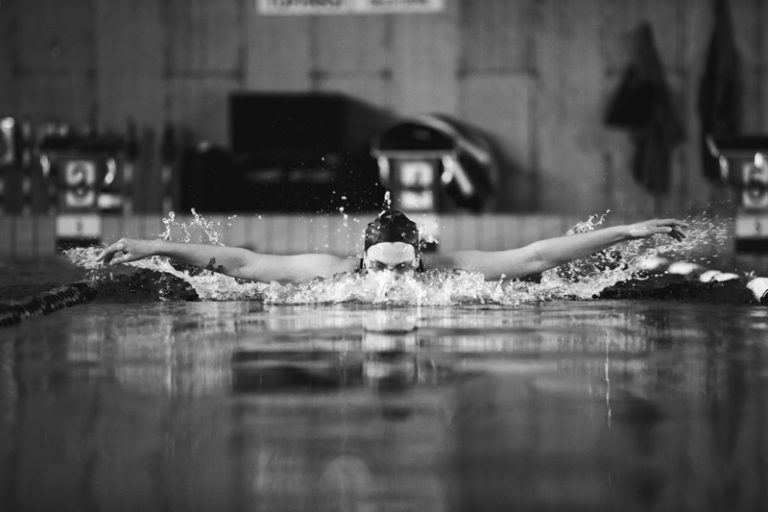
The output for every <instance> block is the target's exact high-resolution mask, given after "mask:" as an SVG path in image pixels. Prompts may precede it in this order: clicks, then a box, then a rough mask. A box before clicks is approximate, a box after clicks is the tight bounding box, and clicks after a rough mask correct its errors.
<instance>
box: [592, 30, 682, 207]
mask: <svg viewBox="0 0 768 512" xmlns="http://www.w3.org/2000/svg"><path fill="white" fill-rule="evenodd" d="M605 123H606V124H607V125H608V126H611V127H614V128H617V129H621V130H627V131H628V132H630V133H631V135H632V140H633V143H634V148H635V150H634V156H633V158H632V174H633V175H634V177H635V180H637V182H638V183H639V184H640V185H642V186H643V187H644V188H645V189H646V190H648V191H650V192H653V193H655V194H661V193H664V192H666V191H668V190H669V185H670V181H671V180H670V177H671V160H672V151H673V150H674V147H675V146H676V145H677V144H679V143H680V142H682V141H683V139H684V137H685V131H684V127H683V124H682V122H681V121H680V119H679V117H678V115H677V113H676V111H675V108H674V104H673V101H672V93H671V91H670V89H669V86H668V85H667V80H666V77H665V76H664V68H663V66H662V64H661V59H660V58H659V52H658V50H657V49H656V43H655V42H654V38H653V30H652V28H651V26H650V25H649V24H648V23H647V22H643V23H641V24H640V26H639V27H638V28H637V29H636V30H635V32H634V34H633V52H632V58H631V61H630V62H629V64H628V65H627V68H626V69H625V71H624V74H623V75H622V78H621V81H620V83H619V87H618V89H617V90H616V92H615V93H614V95H613V97H612V98H611V100H610V101H609V103H608V109H607V112H606V115H605Z"/></svg>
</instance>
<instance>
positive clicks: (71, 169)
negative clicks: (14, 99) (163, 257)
mask: <svg viewBox="0 0 768 512" xmlns="http://www.w3.org/2000/svg"><path fill="white" fill-rule="evenodd" d="M133 142H135V137H134V141H133ZM132 147H133V146H131V145H127V144H126V143H125V141H124V140H123V138H122V137H120V136H117V135H103V136H102V135H96V134H91V133H87V132H84V133H74V132H72V131H70V130H68V129H67V130H51V131H49V132H48V133H47V135H45V136H44V138H42V140H41V141H40V145H39V161H40V166H41V168H42V171H43V176H45V177H46V178H47V179H48V180H49V182H50V183H52V184H53V189H54V190H55V191H56V210H57V217H56V240H57V245H58V246H66V245H71V244H74V243H78V244H83V243H86V244H87V243H94V242H98V241H99V240H100V238H101V223H102V217H101V216H102V214H116V213H123V209H124V208H128V209H129V210H130V209H132V201H131V197H130V196H131V195H132V192H131V180H132V175H133V171H132V170H133V161H134V159H135V151H133V152H132V151H131V148H132ZM134 149H135V148H134Z"/></svg>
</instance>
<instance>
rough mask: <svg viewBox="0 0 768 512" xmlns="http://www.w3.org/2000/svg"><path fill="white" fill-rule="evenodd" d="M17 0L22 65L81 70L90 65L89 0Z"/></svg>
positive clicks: (91, 45) (91, 66)
mask: <svg viewBox="0 0 768 512" xmlns="http://www.w3.org/2000/svg"><path fill="white" fill-rule="evenodd" d="M17 1H18V0H17ZM21 2H22V5H20V9H19V11H18V14H19V16H18V18H17V20H18V27H17V30H18V35H19V45H18V51H19V53H20V55H19V62H20V63H21V65H22V67H23V68H24V69H34V70H48V71H54V70H58V71H79V72H82V73H85V72H88V71H89V70H91V69H93V66H94V59H93V55H94V50H95V48H94V47H93V30H94V24H93V2H92V0H67V1H66V2H62V1H60V0H21Z"/></svg>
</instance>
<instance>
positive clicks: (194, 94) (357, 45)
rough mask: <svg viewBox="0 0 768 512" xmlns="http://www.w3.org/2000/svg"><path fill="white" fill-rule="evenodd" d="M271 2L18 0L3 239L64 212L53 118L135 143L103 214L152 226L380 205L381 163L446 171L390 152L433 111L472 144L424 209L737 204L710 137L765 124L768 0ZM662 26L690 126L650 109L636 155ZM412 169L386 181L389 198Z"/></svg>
mask: <svg viewBox="0 0 768 512" xmlns="http://www.w3.org/2000/svg"><path fill="white" fill-rule="evenodd" d="M342 4H344V5H348V4H347V3H345V2H341V3H339V5H340V6H341V5H342ZM276 5H277V4H274V3H269V4H265V3H263V2H251V1H246V0H235V1H225V0H186V1H180V0H174V1H169V2H161V1H159V0H139V1H134V0H96V1H91V0H71V1H68V2H66V3H62V2H56V1H53V0H31V1H28V2H27V1H20V0H9V1H5V2H2V3H1V4H0V119H4V120H5V121H3V123H2V125H1V126H0V134H2V145H0V149H2V151H0V156H2V158H0V208H2V210H3V211H4V212H6V213H9V214H11V215H12V216H13V219H14V220H7V219H6V220H3V221H2V222H0V235H3V236H8V237H16V238H18V236H17V235H15V234H14V233H23V232H25V231H26V229H25V228H22V227H19V226H20V225H19V226H17V224H18V223H19V222H21V223H22V224H23V223H24V222H27V221H26V220H16V218H17V216H23V218H24V219H27V218H28V217H29V216H30V215H31V216H33V217H34V216H43V217H45V216H50V215H55V212H53V211H51V210H47V209H46V206H45V204H50V203H52V198H50V197H48V195H49V194H50V193H51V189H50V182H46V181H45V180H43V179H39V177H40V176H42V170H41V169H40V161H39V156H40V154H39V153H38V149H39V144H40V142H41V136H42V135H44V132H45V127H51V126H68V127H70V129H71V131H72V133H83V132H86V131H88V132H90V133H92V134H97V135H103V134H118V135H119V136H120V137H122V138H123V142H124V144H125V147H124V148H123V150H122V156H121V158H122V160H123V162H122V163H123V166H122V169H121V172H122V178H123V179H124V180H125V183H123V186H122V188H121V190H122V198H121V199H122V202H121V205H122V206H121V209H120V212H119V213H118V212H117V211H115V212H113V213H111V214H107V213H106V212H102V213H103V214H104V215H115V216H120V217H121V219H123V220H120V221H113V220H107V221H105V222H107V223H111V224H114V225H118V226H119V227H120V229H123V230H125V229H128V228H131V229H133V228H134V227H135V231H136V232H144V231H147V230H148V229H149V228H148V227H146V226H147V225H148V224H150V223H151V219H155V218H157V217H158V216H159V215H161V214H167V212H168V211H169V210H171V209H173V210H176V211H177V212H182V213H188V211H189V209H190V208H191V207H193V206H194V207H196V208H197V210H198V211H200V212H203V213H206V214H221V215H227V214H233V213H241V214H243V215H245V214H262V213H263V214H265V215H289V216H290V215H317V214H320V215H331V214H334V213H338V212H339V211H341V210H342V209H343V212H344V213H349V212H359V213H374V212H375V211H377V210H378V208H379V207H380V206H381V202H382V200H383V192H384V186H385V183H384V181H386V179H385V177H384V176H382V171H383V170H382V168H381V166H380V164H381V163H382V162H384V160H383V159H381V158H378V159H377V158H376V157H377V156H385V158H386V159H387V160H389V161H390V163H392V164H393V165H395V166H398V165H400V164H401V163H402V164H403V165H404V167H405V168H406V169H407V170H406V172H405V173H403V174H402V176H406V177H418V176H426V174H430V173H424V170H425V169H426V167H425V166H424V165H421V164H418V163H415V162H410V161H405V160H403V159H398V158H396V157H392V158H390V157H391V154H390V156H389V157H388V156H386V155H385V152H383V151H381V148H378V149H377V148H376V145H377V144H381V142H382V141H384V139H385V137H384V134H385V132H386V131H387V130H389V129H394V128H395V127H397V126H398V125H401V126H404V125H408V124H409V123H412V122H418V123H423V122H424V121H425V120H427V119H430V120H431V124H429V126H430V127H429V128H428V129H434V130H437V131H438V132H439V131H442V132H443V133H444V134H445V133H451V132H453V133H452V135H451V137H453V139H454V141H471V144H469V145H467V144H457V145H455V148H454V150H453V151H454V155H455V156H456V158H448V159H444V158H443V157H440V158H439V162H436V161H431V162H430V163H429V165H431V166H433V167H432V174H431V177H432V178H433V179H434V178H435V177H439V180H438V181H433V186H434V189H433V191H432V195H431V201H432V203H431V206H430V204H429V201H427V202H426V203H421V202H419V201H420V199H419V196H418V194H415V195H414V194H412V193H411V192H414V190H415V189H413V190H410V191H408V190H406V188H407V187H405V188H402V191H404V192H408V193H406V194H405V196H406V197H410V198H411V199H413V200H414V201H416V202H415V203H414V204H412V205H411V206H413V207H415V208H416V209H420V208H421V209H427V210H433V211H434V212H436V214H437V215H442V216H446V215H447V216H457V217H458V216H462V215H464V216H475V215H499V216H506V215H514V216H520V215H545V216H556V217H558V218H559V219H560V221H559V223H561V224H567V222H568V221H570V220H571V219H572V218H573V217H574V216H579V217H580V218H583V217H584V216H585V215H588V214H593V213H600V212H604V211H606V210H611V211H612V212H616V213H619V214H621V215H624V216H626V217H629V218H637V217H644V216H650V215H653V216H656V215H665V216H666V215H676V216H677V215H685V214H689V213H693V214H696V213H699V212H702V211H704V210H706V211H708V212H713V211H716V212H718V213H724V214H725V215H726V216H731V215H733V214H735V213H736V210H737V208H738V201H739V194H740V192H739V191H738V190H736V189H733V188H731V187H729V186H724V184H723V183H722V182H721V181H720V180H719V178H717V176H715V177H714V178H713V177H712V175H711V173H710V172H706V171H705V170H706V169H709V168H710V163H711V162H712V161H714V160H713V159H711V158H710V157H709V156H708V155H709V151H708V150H706V148H705V150H706V151H705V152H702V151H701V149H702V141H705V140H706V136H707V135H716V136H717V137H724V136H729V135H743V134H754V135H756V136H760V135H761V134H765V133H768V96H767V95H768V92H766V89H765V86H764V84H765V83H766V80H765V73H766V71H765V69H766V62H768V48H766V44H765V40H766V38H765V37H764V36H763V32H764V27H763V25H762V23H760V22H759V21H758V20H764V19H766V17H767V16H768V6H766V4H765V2H754V1H749V0H739V1H737V0H731V1H725V0H713V1H706V2H690V1H686V0H673V1H669V2H635V1H632V0H616V1H611V2H595V1H586V2H567V3H562V2H541V1H536V0H484V1H482V2H473V1H470V0H444V1H432V2H423V3H420V5H422V6H423V8H420V9H416V8H415V7H414V6H413V5H411V4H407V3H389V2H387V3H386V5H385V4H384V3H382V4H378V3H373V2H362V3H359V4H355V5H359V6H362V7H361V9H363V10H362V11H359V10H357V11H356V10H354V9H352V10H350V9H346V8H344V9H342V8H339V9H335V8H334V9H330V10H329V9H326V10H324V11H323V12H320V11H321V10H319V8H318V9H315V8H308V9H304V10H303V11H302V10H301V9H299V8H298V7H296V8H294V7H290V6H289V7H275V6H276ZM280 5H283V4H280ZM285 5H287V4H285ZM349 5H351V4H349ZM300 11H301V12H300ZM649 33H651V34H652V35H653V37H652V43H653V44H652V45H651V46H652V48H653V49H654V50H655V51H654V52H652V53H653V57H654V59H652V60H653V61H654V62H653V66H652V67H653V70H652V71H653V73H651V74H650V75H653V77H655V79H656V81H655V82H654V83H656V84H662V85H663V87H662V88H661V89H658V90H663V98H659V97H657V96H653V94H654V93H653V91H650V92H651V99H653V98H656V99H657V100H658V101H656V103H655V104H657V105H663V106H664V109H665V111H666V112H668V113H673V114H674V115H673V117H671V118H670V119H676V120H677V121H678V122H677V123H674V124H675V125H676V126H677V128H679V130H677V129H676V130H675V133H674V134H673V135H675V134H678V135H679V134H682V133H685V134H689V136H687V137H686V138H685V139H681V138H680V137H679V136H677V135H675V136H674V137H672V138H667V139H663V138H662V139H659V138H658V136H659V135H664V134H663V133H660V132H659V130H658V127H659V123H657V122H649V123H648V124H647V126H649V127H651V130H650V133H649V134H646V135H648V137H650V139H648V138H646V140H652V141H657V140H667V141H671V142H672V143H670V144H667V145H665V146H664V148H666V149H665V150H664V151H662V152H652V154H650V153H648V152H640V153H639V152H638V148H639V147H645V148H647V147H651V148H654V147H657V146H654V145H651V146H648V145H638V140H637V137H636V135H637V132H636V130H634V129H633V130H631V131H632V135H631V136H629V137H628V136H627V134H626V133H625V132H624V131H617V130H614V129H611V127H610V126H607V125H606V124H605V123H604V122H603V120H604V118H605V113H606V111H607V110H608V107H609V106H610V103H611V100H612V98H613V97H614V95H615V93H616V91H617V90H620V88H621V84H622V81H623V80H624V79H625V78H626V76H627V73H628V70H631V69H632V66H633V62H636V61H637V60H638V55H640V57H642V56H645V57H647V56H648V53H647V52H645V53H642V52H640V54H639V53H638V52H639V50H642V48H638V47H639V46H642V45H639V44H638V40H639V38H640V36H641V35H642V34H649ZM646 40H647V38H646ZM644 47H645V49H646V50H647V49H648V47H649V46H648V45H645V46H644ZM646 60H647V59H646ZM650 75H646V76H650ZM658 90H657V92H658ZM721 93H722V94H721ZM649 112H650V113H652V112H656V111H655V110H653V109H650V110H648V111H647V112H646V113H649ZM658 119H659V118H657V117H654V116H651V119H650V121H653V120H656V121H658ZM435 122H440V123H442V125H441V127H440V128H437V127H436V125H435ZM678 125H679V126H678ZM446 126H447V127H448V128H447V129H446ZM662 126H665V125H664V124H663V123H662ZM83 127H88V128H87V129H86V128H83ZM415 134H416V132H413V135H415ZM456 134H458V136H457V135H456ZM690 134H701V135H702V136H701V137H693V136H690ZM667 135H669V134H667ZM449 138H450V137H449ZM473 146H474V147H475V149H479V151H472V150H470V151H467V149H468V148H471V147H473ZM446 151H447V150H446ZM446 154H447V153H446ZM638 154H640V155H645V156H648V155H649V154H650V155H651V156H653V155H656V156H658V155H661V156H663V159H661V160H658V161H660V162H662V163H663V168H664V172H663V173H657V174H654V173H650V174H649V173H644V174H643V173H641V174H640V177H641V178H643V179H638V178H637V174H638V173H637V172H635V173H634V174H633V172H632V170H633V169H634V170H635V171H637V169H639V168H640V167H638V166H637V165H636V164H637V157H638ZM478 157H479V158H478ZM473 159H474V162H471V161H472V160H473ZM417 160H418V159H417ZM427 160H429V159H427ZM427 160H424V159H421V160H418V161H419V162H422V163H423V162H426V161H427ZM649 161H650V160H646V163H647V162H649ZM653 161H657V160H653ZM457 162H458V165H457V164H456V163H457ZM437 164H439V165H437ZM715 165H717V162H716V161H715ZM655 167H661V166H651V167H648V166H645V167H643V168H644V169H646V168H651V169H652V170H653V169H654V168H655ZM36 168H37V170H36ZM470 168H473V169H474V170H472V171H468V169H470ZM390 170H392V169H390ZM460 170H463V172H461V171H460ZM396 172H399V171H396ZM462 177H468V178H469V179H468V180H463V179H462ZM649 178H650V179H651V181H650V182H649V181H648V179H649ZM443 180H445V181H443ZM411 183H412V182H411ZM398 184H399V185H403V183H402V182H391V183H389V186H391V187H393V189H392V191H393V192H395V190H394V187H396V186H398ZM467 184H469V186H467ZM424 190H426V189H424ZM402 197H403V196H402V194H400V195H398V194H395V197H394V198H393V199H395V200H396V201H399V200H401V199H402ZM43 198H47V199H45V200H44V199H43ZM421 199H423V200H425V201H426V200H427V196H426V195H425V196H424V197H422V198H421ZM55 202H59V199H58V198H56V201H55ZM406 206H407V205H406ZM761 215H762V214H761ZM9 218H10V217H9ZM19 218H22V217H19ZM137 219H138V220H137ZM35 222H37V221H35ZM45 222H48V221H46V220H45V219H44V218H43V220H40V222H39V224H40V226H41V227H40V229H39V230H38V231H39V232H40V233H43V232H44V231H46V230H47V229H48V228H47V227H44V226H43V224H44V223H45ZM462 222H463V221H462ZM11 224H12V226H11ZM289 224H290V223H289ZM9 226H10V227H9ZM545 232H547V229H544V228H542V230H541V234H544V233H545ZM35 236H37V235H35ZM40 236H41V237H42V236H43V234H41V235H40ZM499 236H501V234H500V235H499ZM40 239H41V240H42V238H40ZM19 240H21V239H19ZM502 241H504V240H502ZM18 243H22V241H19V242H18ZM2 255H3V253H0V256H2Z"/></svg>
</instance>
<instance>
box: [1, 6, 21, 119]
mask: <svg viewBox="0 0 768 512" xmlns="http://www.w3.org/2000/svg"><path fill="white" fill-rule="evenodd" d="M17 1H18V0H14V1H10V2H3V3H2V4H0V116H3V115H5V114H9V113H12V111H13V96H14V94H13V89H14V87H13V86H14V80H13V76H14V68H15V66H16V65H17V62H16V54H17V53H18V49H17V47H16V45H17V43H16V37H17V31H16V27H17V25H18V24H17V23H16V16H17V4H16V2H17Z"/></svg>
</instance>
